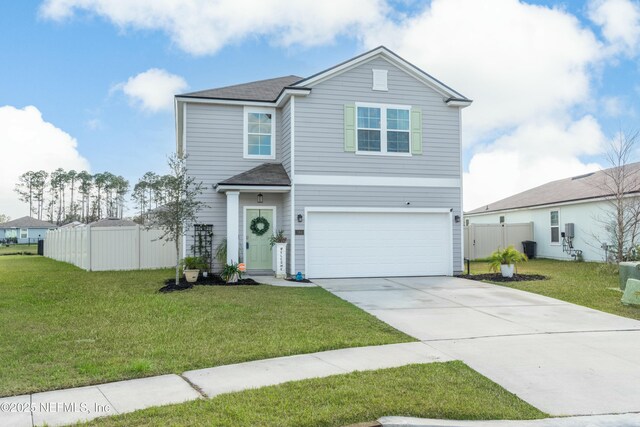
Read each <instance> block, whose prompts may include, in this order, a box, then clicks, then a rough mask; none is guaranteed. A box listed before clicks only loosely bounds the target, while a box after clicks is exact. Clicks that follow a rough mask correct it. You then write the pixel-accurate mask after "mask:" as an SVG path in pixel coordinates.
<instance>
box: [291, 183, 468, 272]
mask: <svg viewBox="0 0 640 427" xmlns="http://www.w3.org/2000/svg"><path fill="white" fill-rule="evenodd" d="M295 198H296V207H295V214H296V215H298V214H303V215H304V209H305V208H307V207H374V208H399V207H406V202H407V201H409V202H411V208H432V209H436V208H445V209H453V212H452V213H453V215H454V216H455V215H460V216H461V215H462V214H461V206H460V190H459V189H451V188H416V187H373V186H371V187H368V186H346V185H345V186H341V185H336V186H322V185H300V184H298V185H296V193H295ZM451 227H452V233H453V270H454V273H459V272H460V271H461V266H462V259H461V256H462V252H461V236H460V231H461V230H460V224H455V223H452V224H451ZM296 228H297V229H304V224H297V223H296ZM295 238H296V270H297V271H302V272H304V266H305V261H304V257H305V252H304V239H305V236H296V237H295ZM381 244H384V243H383V242H381Z"/></svg>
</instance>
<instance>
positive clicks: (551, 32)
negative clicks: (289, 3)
mask: <svg viewBox="0 0 640 427" xmlns="http://www.w3.org/2000/svg"><path fill="white" fill-rule="evenodd" d="M461 11H464V12H463V13H461ZM365 41H366V43H367V45H368V46H369V47H372V46H376V45H379V44H385V43H387V44H389V45H390V47H392V48H393V49H394V50H396V51H397V52H398V53H399V54H400V55H402V56H404V57H405V58H407V59H409V60H410V61H412V62H415V63H416V65H418V66H420V67H421V68H423V69H424V70H426V71H427V72H428V73H430V74H432V75H434V76H435V77H436V78H439V79H442V80H443V81H444V82H445V83H447V84H449V85H451V86H452V87H453V88H455V89H456V90H458V91H460V92H462V93H463V94H464V95H466V96H468V97H470V98H472V99H474V104H473V105H472V106H471V107H470V108H469V109H467V110H465V112H464V123H465V131H466V133H467V135H466V136H467V139H469V137H470V136H471V137H472V138H476V137H480V136H482V135H483V134H487V133H490V132H493V131H495V130H496V129H499V128H504V127H510V126H517V125H518V124H520V123H522V122H523V121H524V120H528V119H529V118H531V117H536V116H539V115H549V116H551V115H554V114H556V113H558V112H562V111H564V110H565V109H566V108H567V107H569V106H572V105H575V104H577V103H579V102H582V101H585V100H587V99H588V98H589V94H590V66H591V65H592V64H593V63H594V61H597V60H598V59H599V57H600V52H599V47H600V46H599V45H600V44H599V42H598V40H597V39H596V37H595V36H594V35H593V34H592V33H591V32H590V31H589V30H587V29H585V28H583V27H582V26H581V25H580V22H579V21H578V20H577V19H576V17H575V16H573V15H571V14H569V13H567V12H565V11H562V10H559V9H551V8H547V7H542V6H534V5H528V4H525V3H521V2H518V1H516V0H490V1H489V0H485V1H477V0H434V1H433V2H432V3H431V6H430V7H427V8H426V9H425V10H424V11H423V12H422V13H420V14H419V15H417V16H415V17H414V18H411V19H408V20H406V21H403V22H401V23H400V24H399V25H395V24H390V25H387V26H386V28H384V29H381V30H380V31H377V32H372V33H370V34H367V35H366V37H365Z"/></svg>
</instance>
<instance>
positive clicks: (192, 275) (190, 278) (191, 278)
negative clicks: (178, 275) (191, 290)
mask: <svg viewBox="0 0 640 427" xmlns="http://www.w3.org/2000/svg"><path fill="white" fill-rule="evenodd" d="M199 273H200V270H185V271H184V278H185V279H186V280H187V282H189V283H194V282H195V281H197V280H198V274H199Z"/></svg>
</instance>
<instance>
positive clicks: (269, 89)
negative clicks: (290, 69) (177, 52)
mask: <svg viewBox="0 0 640 427" xmlns="http://www.w3.org/2000/svg"><path fill="white" fill-rule="evenodd" d="M300 80H302V77H298V76H284V77H276V78H275V79H267V80H258V81H255V82H249V83H243V84H239V85H233V86H225V87H221V88H216V89H207V90H201V91H198V92H190V93H185V94H183V95H178V96H183V97H191V98H211V99H236V100H243V101H275V100H276V99H277V98H278V95H280V92H282V90H283V89H284V88H286V87H287V86H291V85H292V84H294V83H296V82H299V81H300Z"/></svg>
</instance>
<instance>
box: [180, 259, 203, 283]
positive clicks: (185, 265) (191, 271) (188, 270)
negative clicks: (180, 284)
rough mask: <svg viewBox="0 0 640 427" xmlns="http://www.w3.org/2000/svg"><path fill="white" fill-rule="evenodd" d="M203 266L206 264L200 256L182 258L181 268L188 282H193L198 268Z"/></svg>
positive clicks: (198, 270) (197, 273) (195, 279)
mask: <svg viewBox="0 0 640 427" xmlns="http://www.w3.org/2000/svg"><path fill="white" fill-rule="evenodd" d="M205 268H206V264H205V263H204V261H203V260H202V258H200V257H197V256H188V257H185V258H184V259H183V260H182V270H183V272H184V278H185V279H186V280H187V282H189V283H194V282H195V281H197V280H198V275H199V274H200V270H201V269H205Z"/></svg>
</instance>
